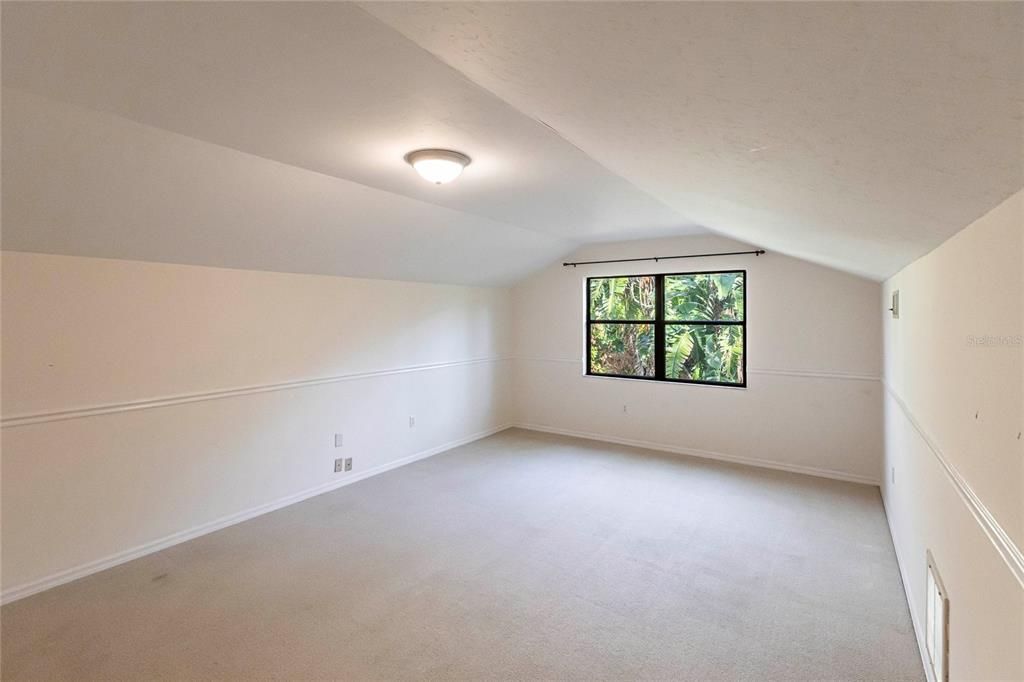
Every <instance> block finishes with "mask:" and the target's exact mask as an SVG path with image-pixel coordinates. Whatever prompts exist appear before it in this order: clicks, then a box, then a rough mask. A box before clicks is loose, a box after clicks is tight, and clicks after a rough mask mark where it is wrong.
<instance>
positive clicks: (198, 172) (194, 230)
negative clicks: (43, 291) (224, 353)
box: [3, 2, 703, 284]
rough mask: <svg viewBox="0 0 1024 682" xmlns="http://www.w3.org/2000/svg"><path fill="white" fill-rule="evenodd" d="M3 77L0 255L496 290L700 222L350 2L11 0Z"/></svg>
mask: <svg viewBox="0 0 1024 682" xmlns="http://www.w3.org/2000/svg"><path fill="white" fill-rule="evenodd" d="M3 83H4V95H5V97H4V120H3V127H4V131H3V132H4V136H3V137H4V157H5V158H4V179H5V193H4V202H3V211H4V227H5V230H4V246H5V248H11V249H21V250H30V251H47V252H57V253H71V254H79V255H100V256H102V255H109V256H112V257H119V258H144V259H147V260H168V261H173V262H192V263H202V264H218V263H220V264H224V265H230V266H232V267H258V268H266V269H276V270H285V271H292V272H321V273H325V274H339V275H359V276H375V277H388V278H396V279H427V280H433V281H441V282H457V283H482V284H503V283H508V282H510V281H514V280H515V279H516V278H519V277H521V276H523V275H524V274H525V273H526V272H529V271H530V270H532V269H534V268H536V267H538V266H540V265H544V264H546V263H548V262H550V261H551V260H553V259H555V258H557V257H559V256H561V255H563V254H564V253H566V252H567V251H569V250H571V249H572V248H573V247H574V246H575V245H576V244H577V243H579V242H581V241H593V240H618V239H630V238H641V237H652V236H657V235H670V234H689V233H696V232H702V231H703V230H702V229H701V228H699V227H698V226H696V225H693V224H691V223H687V222H686V221H685V220H684V219H683V218H681V217H680V216H679V215H678V214H677V213H676V212H675V211H673V210H671V209H669V208H668V207H666V206H665V205H664V204H662V203H661V202H659V201H657V200H656V199H653V198H652V197H650V196H649V195H647V194H646V193H644V192H643V191H641V190H639V189H637V188H636V187H634V186H633V185H631V184H630V183H629V182H627V181H626V180H624V179H622V178H621V177H619V176H617V175H615V174H614V173H611V172H610V171H608V170H607V169H605V168H603V167H602V166H601V165H600V164H598V163H597V162H595V161H594V160H593V159H591V158H590V157H589V156H587V155H586V154H584V153H583V152H581V151H580V150H579V149H577V148H576V147H574V146H573V145H572V144H570V143H568V142H566V141H565V140H564V139H562V138H561V137H559V136H558V135H557V134H556V133H555V132H554V131H552V130H551V129H550V128H548V127H546V126H544V125H543V124H541V123H539V122H537V121H534V120H532V119H530V118H529V117H527V116H524V115H523V114H521V113H520V112H518V111H516V110H515V109H513V108H512V107H511V106H509V105H508V104H507V103H505V102H503V101H502V100H500V99H498V98H497V97H495V96H494V95H493V94H491V93H489V92H487V91H486V90H484V89H482V88H480V87H479V86H478V85H475V84H473V83H472V82H470V81H468V80H467V79H466V78H465V77H464V76H462V74H460V73H459V72H458V71H456V70H454V69H452V68H451V67H449V66H446V65H445V64H444V63H443V62H441V61H440V60H438V59H436V58H434V57H432V56H431V55H430V54H429V53H427V52H426V51H424V50H423V49H422V48H420V47H418V46H417V45H415V44H414V43H412V42H411V41H409V40H408V39H406V38H404V37H403V36H402V35H401V34H399V33H398V32H397V31H395V30H393V29H391V28H389V27H387V26H386V25H384V24H382V23H381V22H380V21H378V20H377V19H375V18H373V17H372V16H370V15H369V14H367V13H366V12H364V11H363V10H362V9H360V8H359V7H358V6H356V5H352V4H345V3H288V2H285V3H230V2H229V3H207V2H198V3H187V2H181V3H145V2H138V3H76V2H71V3H15V4H11V3H5V4H4V5H3ZM39 112H41V113H39ZM93 114H104V115H105V117H104V116H97V115H93ZM138 124H143V125H144V126H146V127H148V128H149V130H143V129H141V128H140V127H139V125H138ZM171 133H173V134H171ZM141 138H146V139H147V140H149V141H150V142H151V143H152V147H153V149H152V150H151V153H152V154H153V157H152V158H149V159H147V158H145V157H142V156H140V155H139V154H137V153H135V151H134V150H138V149H141V148H143V147H142V146H133V145H135V143H134V142H132V143H129V139H131V140H136V139H141ZM29 139H31V145H32V146H31V147H30V146H29V142H28V140H29ZM197 141H201V142H202V143H203V145H205V148H204V146H199V145H196V144H195V142H197ZM69 142H70V144H69ZM434 146H438V147H450V148H454V149H459V150H462V151H465V152H467V153H468V154H470V155H471V156H472V157H473V159H474V161H473V163H472V165H471V166H470V167H469V168H468V169H467V171H466V173H465V174H464V176H463V177H462V178H460V180H459V181H458V182H456V183H453V184H451V185H446V186H442V187H437V186H433V185H430V184H429V183H427V182H425V181H423V180H422V179H421V178H420V177H419V176H417V175H416V174H415V172H413V171H412V169H411V168H410V167H409V166H408V165H407V164H406V163H405V162H404V161H403V156H404V154H405V153H406V152H408V151H411V150H413V149H417V148H421V147H434ZM176 147H177V148H176ZM157 148H159V149H157ZM122 158H123V159H124V160H130V162H131V163H130V164H126V165H125V166H124V167H118V164H119V162H120V160H121V159H122ZM44 160H45V162H44ZM44 163H45V165H44ZM281 165H286V166H287V167H288V168H280V167H279V166H281ZM229 169H230V170H229ZM299 171H302V172H299ZM255 178H260V179H259V180H255ZM272 178H277V179H276V180H274V179H272ZM285 178H287V179H285ZM334 180H338V182H334ZM44 188H45V191H44ZM367 189H373V190H375V191H374V192H370V193H367V192H366V190H367ZM355 195H358V196H359V197H363V198H362V199H358V200H357V199H354V198H353V197H354V196H355ZM101 196H102V197H105V201H107V202H108V203H109V205H104V206H100V205H99V202H98V201H96V198H97V197H101ZM365 197H372V199H366V198H365ZM172 202H173V203H174V204H176V207H172V206H171V205H170V204H171V203H172ZM79 209H81V210H79ZM297 237H300V238H302V239H304V240H308V241H306V242H305V243H303V244H299V243H296V241H295V239H296V238H297ZM228 244H231V245H232V246H231V247H230V248H229V247H228Z"/></svg>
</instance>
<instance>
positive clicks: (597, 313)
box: [590, 277, 655, 320]
mask: <svg viewBox="0 0 1024 682" xmlns="http://www.w3.org/2000/svg"><path fill="white" fill-rule="evenodd" d="M654 303H655V297H654V277H601V278H598V279H592V280H590V319H592V320H653V319H654Z"/></svg>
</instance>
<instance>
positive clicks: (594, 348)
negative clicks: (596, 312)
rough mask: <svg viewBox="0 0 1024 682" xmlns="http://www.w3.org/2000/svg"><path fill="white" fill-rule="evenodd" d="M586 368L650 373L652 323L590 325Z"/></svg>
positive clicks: (603, 372) (609, 371) (634, 373)
mask: <svg viewBox="0 0 1024 682" xmlns="http://www.w3.org/2000/svg"><path fill="white" fill-rule="evenodd" d="M590 371H591V373H593V374H622V375H625V376H635V377H653V376H654V325H652V324H592V325H590Z"/></svg>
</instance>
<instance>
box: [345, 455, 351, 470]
mask: <svg viewBox="0 0 1024 682" xmlns="http://www.w3.org/2000/svg"><path fill="white" fill-rule="evenodd" d="M345 471H352V458H351V457H346V458H345Z"/></svg>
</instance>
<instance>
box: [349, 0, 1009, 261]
mask: <svg viewBox="0 0 1024 682" xmlns="http://www.w3.org/2000/svg"><path fill="white" fill-rule="evenodd" d="M365 7H366V9H367V11H369V12H371V13H373V14H374V15H376V16H377V17H379V18H381V19H382V20H383V21H385V22H387V23H388V24H389V25H390V26H393V27H395V28H397V29H399V30H400V31H402V33H403V34H405V35H406V36H408V37H409V38H410V39H412V40H414V41H416V42H417V43H418V44H419V45H422V46H423V47H425V48H426V49H428V50H429V51H430V52H431V53H432V54H434V55H436V56H438V57H440V58H441V59H443V60H444V61H445V62H447V63H448V64H451V65H452V66H454V67H455V68H457V69H459V70H460V71H462V72H463V73H465V74H466V75H467V76H468V77H469V78H470V79H472V80H473V81H475V82H477V83H479V84H480V85H482V86H483V87H485V88H487V89H488V90H490V91H492V92H494V93H495V94H497V95H498V96H499V97H501V98H502V99H504V100H505V101H507V102H509V103H511V104H512V105H513V106H515V107H516V108H517V109H519V110H520V111H522V112H524V113H526V114H527V115H529V116H532V117H535V118H538V119H541V120H543V121H545V122H546V123H548V124H550V125H552V126H553V127H554V128H555V129H557V130H558V131H559V132H560V133H561V134H562V135H564V136H565V137H566V138H567V139H569V140H571V141H572V142H573V143H575V144H576V145H578V146H579V147H580V148H581V149H583V150H584V151H586V152H587V153H588V154H590V155H591V156H592V157H594V158H595V159H597V160H598V161H599V162H601V163H602V164H603V165H605V166H606V167H608V168H610V169H611V170H613V171H615V172H616V173H618V174H620V175H621V176H623V177H625V178H626V179H628V180H629V181H631V182H632V183H634V184H635V185H636V186H638V187H640V188H642V189H644V190H646V191H648V192H649V193H650V194H652V195H654V196H656V197H657V198H659V199H661V200H662V201H664V202H665V203H666V204H668V205H669V206H671V207H672V208H675V209H676V210H677V211H679V213H680V214H682V215H683V216H685V217H687V218H688V219H690V220H692V221H694V222H696V223H699V224H702V225H705V226H707V227H708V228H709V229H711V230H714V231H717V232H721V233H724V234H727V235H729V236H732V237H735V238H739V239H742V240H744V241H747V242H751V243H755V244H759V245H762V246H765V247H768V248H773V249H776V250H780V251H784V252H786V253H789V254H790V255H795V256H800V257H804V258H807V259H810V260H814V261H817V262H820V263H823V264H826V265H831V266H834V267H838V268H841V269H845V270H849V271H851V272H855V273H859V274H863V275H867V276H870V277H873V278H882V277H885V276H888V275H890V274H892V273H893V272H894V271H895V270H897V269H899V268H900V267H902V266H903V265H905V264H906V263H908V262H909V261H911V260H913V259H914V258H917V257H919V256H921V255H923V254H924V253H925V252H927V251H928V250H930V249H932V248H934V247H935V246H937V245H938V244H939V243H941V242H942V241H943V240H945V239H946V238H948V237H949V236H951V235H952V234H954V233H955V232H956V231H958V230H959V229H961V228H963V227H965V226H966V225H967V224H969V223H970V222H971V221H972V220H974V219H975V218H977V217H979V216H980V215H982V214H984V213H985V212H986V211H987V210H989V209H991V208H992V207H994V206H995V205H997V204H998V203H999V202H1000V201H1002V200H1003V199H1005V198H1006V197H1007V196H1009V195H1010V194H1012V193H1013V192H1015V191H1016V190H1018V189H1020V188H1021V187H1022V186H1024V104H1022V103H1024V3H967V2H964V3H831V2H825V3H761V2H755V3H749V4H748V3H693V2H679V3H671V2H669V3H465V4H442V3H367V4H366V5H365Z"/></svg>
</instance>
